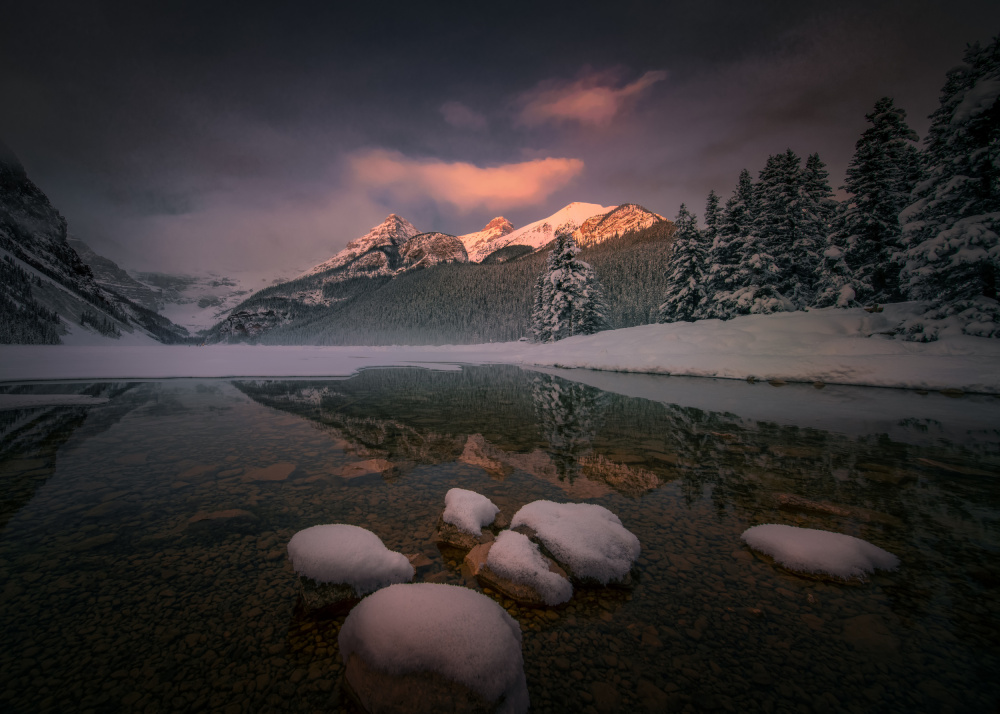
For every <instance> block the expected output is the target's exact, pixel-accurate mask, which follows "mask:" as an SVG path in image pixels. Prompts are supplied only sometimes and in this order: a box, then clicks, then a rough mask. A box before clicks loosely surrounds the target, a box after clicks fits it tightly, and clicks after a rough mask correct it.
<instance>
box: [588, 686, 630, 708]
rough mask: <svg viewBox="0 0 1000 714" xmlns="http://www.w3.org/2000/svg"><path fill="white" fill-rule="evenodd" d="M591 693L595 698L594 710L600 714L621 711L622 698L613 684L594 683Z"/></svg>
mask: <svg viewBox="0 0 1000 714" xmlns="http://www.w3.org/2000/svg"><path fill="white" fill-rule="evenodd" d="M590 693H591V694H592V695H593V697H594V708H595V709H597V711H598V712H600V714H612V713H613V712H617V711H618V710H619V709H621V705H622V697H621V695H620V694H619V693H618V690H617V689H615V686H614V685H613V684H609V683H608V682H592V683H591V685H590Z"/></svg>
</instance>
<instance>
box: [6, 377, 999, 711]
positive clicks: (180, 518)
mask: <svg viewBox="0 0 1000 714" xmlns="http://www.w3.org/2000/svg"><path fill="white" fill-rule="evenodd" d="M4 394H7V395H21V396H19V397H18V399H17V400H15V399H14V398H13V397H11V398H9V399H8V401H9V402H10V403H11V404H12V405H13V406H10V407H8V408H5V409H3V410H0V439H2V441H0V527H2V529H3V530H2V532H0V588H2V593H3V595H2V599H0V680H2V681H0V707H2V709H3V710H4V711H14V712H21V711H59V712H76V711H79V712H84V711H161V712H166V711H202V710H218V711H227V712H229V711H232V712H248V713H249V712H257V711H265V710H266V711H292V712H305V711H315V710H320V709H324V710H330V711H335V710H338V709H343V710H346V711H353V709H350V708H349V705H348V703H347V702H346V701H344V700H343V698H342V695H341V693H340V688H339V678H340V676H341V673H342V671H343V670H342V662H341V660H340V657H339V653H338V649H337V635H338V632H339V628H340V625H341V624H342V623H343V617H340V618H339V619H325V620H317V619H310V618H308V617H306V616H304V615H302V614H301V613H299V612H297V610H296V589H295V588H296V581H295V577H294V574H293V572H292V570H291V566H290V564H289V563H288V561H287V558H286V554H285V545H286V543H287V542H288V539H289V538H290V537H291V535H292V534H293V533H295V532H296V531H299V530H301V529H303V528H307V527H309V526H312V525H316V524H320V523H337V522H339V523H348V524H353V525H358V526H363V527H365V528H367V529H369V530H372V531H373V532H375V533H376V534H377V535H378V536H379V537H380V538H381V539H382V540H383V541H384V542H385V544H386V546H387V547H388V548H390V549H391V550H395V551H399V552H403V553H423V554H424V555H426V556H427V558H428V559H429V560H430V565H426V566H424V567H422V568H420V569H419V571H418V573H417V576H416V578H415V581H418V582H443V583H452V584H458V585H466V586H468V587H471V588H476V589H478V585H477V584H476V582H475V580H474V579H473V578H471V577H470V576H469V573H468V571H466V570H464V569H463V568H462V567H461V565H460V563H461V557H460V555H459V554H456V553H455V552H452V551H448V550H445V551H442V550H439V549H438V547H437V546H436V545H435V544H434V539H433V532H434V529H435V526H436V523H437V519H438V516H439V515H440V514H441V512H442V510H443V509H444V495H445V493H446V492H447V491H448V489H450V488H453V487H460V488H465V489H470V490H473V491H477V492H479V493H482V494H484V495H486V496H487V497H489V498H490V499H491V500H492V501H493V502H494V503H496V504H497V505H498V506H500V508H501V509H502V510H503V512H504V513H505V514H506V515H507V516H508V517H509V516H511V515H513V514H514V512H515V511H517V509H518V508H519V507H520V506H522V505H524V504H526V503H528V502H530V501H533V500H537V499H548V500H553V501H564V502H588V503H596V504H600V505H602V506H604V507H606V508H608V509H609V510H611V511H612V512H614V513H615V514H617V515H618V516H619V518H620V519H621V521H622V523H623V524H624V525H625V526H626V527H627V528H628V529H629V530H630V531H632V532H633V533H635V534H636V535H637V536H638V537H639V540H640V542H641V544H642V555H641V557H640V560H639V567H640V578H639V584H638V586H637V587H636V588H635V589H634V590H632V591H631V592H627V591H622V590H599V589H598V590H587V589H585V588H578V589H576V590H575V591H574V595H573V598H572V599H571V600H570V602H569V603H568V605H567V606H565V607H562V608H556V609H552V610H546V609H530V608H520V607H518V606H516V605H514V604H513V603H511V602H509V601H505V600H503V599H502V598H501V599H500V602H501V604H502V605H504V606H505V607H506V608H507V609H508V611H509V612H510V613H511V614H512V615H513V616H514V617H515V619H517V620H518V621H519V622H520V624H521V628H522V630H523V633H524V637H523V643H524V660H525V673H526V675H527V681H528V690H529V694H530V697H531V708H532V711H541V712H546V711H553V712H562V711H570V712H581V711H583V712H589V711H591V710H594V711H601V712H604V711H615V710H619V711H622V712H631V711H664V710H668V711H684V710H689V711H702V710H713V711H716V710H717V711H747V712H755V711H765V712H772V711H782V710H784V711H815V712H824V711H829V712H837V711H935V712H936V711H955V712H963V711H968V712H981V711H994V710H995V709H996V708H997V706H998V704H1000V683H998V682H997V680H996V676H995V673H996V671H998V670H1000V655H998V653H997V649H996V642H998V641H1000V598H998V597H997V595H996V592H997V587H998V586H1000V532H998V531H1000V528H998V525H1000V398H996V397H990V396H975V395H965V396H961V397H953V396H946V395H942V394H937V393H930V394H921V393H917V392H913V391H903V390H885V389H872V388H859V387H842V386H841V387H838V386H833V385H829V386H826V387H825V388H824V389H815V388H813V387H812V386H811V385H783V386H772V385H770V384H767V383H757V384H747V383H745V382H737V381H731V380H706V379H694V378H678V377H662V376H650V375H628V374H612V373H599V372H589V371H586V370H554V369H546V370H544V371H527V370H522V369H519V368H517V367H510V366H488V367H463V368H454V369H452V370H449V371H429V370H424V369H418V368H394V369H374V370H366V371H363V372H361V373H360V374H358V375H356V376H354V377H351V378H349V379H339V380H338V379H327V380H235V381H233V380H229V381H227V380H170V381H135V382H126V381H106V382H99V383H98V382H94V383H82V382H67V383H62V384H57V383H45V384H35V385H32V384H24V383H19V384H7V385H0V395H4ZM32 395H34V396H32ZM44 395H48V396H44ZM60 397H62V398H60ZM764 523H781V524H787V525H794V526H801V527H807V528H818V529H823V530H829V531H835V532H839V533H845V534H848V535H852V536H856V537H859V538H863V539H865V540H867V541H870V542H871V543H874V544H875V545H877V546H879V547H880V548H884V549H885V550H887V551H889V552H890V553H893V554H894V555H896V556H898V557H899V558H900V561H901V565H900V568H899V570H897V571H895V572H888V573H884V572H878V573H877V574H876V575H874V576H873V577H872V579H871V582H869V583H868V584H867V585H863V586H847V585H840V584H834V583H829V582H822V581H819V580H812V579H804V578H800V577H798V576H795V575H792V574H790V573H787V572H784V571H782V570H779V569H777V568H776V567H775V566H774V565H773V564H772V563H771V562H768V561H767V560H766V559H764V558H762V557H758V556H755V555H754V554H753V553H751V552H750V551H749V550H748V549H747V548H746V546H744V545H743V544H742V542H741V541H740V534H741V533H742V532H743V531H745V530H746V529H747V528H749V527H751V526H754V525H759V524H764Z"/></svg>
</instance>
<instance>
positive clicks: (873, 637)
mask: <svg viewBox="0 0 1000 714" xmlns="http://www.w3.org/2000/svg"><path fill="white" fill-rule="evenodd" d="M844 639H845V640H847V641H848V642H849V643H850V644H851V645H852V646H853V647H854V648H855V649H858V650H869V651H873V652H880V653H883V654H891V653H894V652H896V650H897V649H898V648H899V645H898V642H897V640H896V637H895V636H894V635H893V634H892V632H890V631H889V628H888V627H887V626H886V624H885V622H883V621H882V619H881V618H879V616H878V615H857V616H855V617H851V618H848V619H847V620H846V621H845V622H844Z"/></svg>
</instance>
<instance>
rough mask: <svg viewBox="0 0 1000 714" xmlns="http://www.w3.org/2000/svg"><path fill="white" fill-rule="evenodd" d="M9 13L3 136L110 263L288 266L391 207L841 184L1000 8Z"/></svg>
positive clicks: (915, 108)
mask: <svg viewBox="0 0 1000 714" xmlns="http://www.w3.org/2000/svg"><path fill="white" fill-rule="evenodd" d="M278 5H279V4H278V3H272V2H253V1H252V0H246V1H244V2H241V3H233V2H229V3H221V2H209V1H208V0H199V1H198V2H183V1H180V2H170V3H156V4H155V6H154V4H152V3H137V2H134V0H128V1H126V2H96V1H95V2H86V3H81V2H76V1H74V2H46V1H45V0H35V1H33V2H23V3H17V4H13V3H11V4H8V6H7V7H6V8H5V9H4V21H3V23H2V26H0V96H2V97H3V104H2V106H0V139H2V140H3V141H4V142H5V143H6V144H8V145H9V146H10V147H11V149H13V150H14V152H15V153H16V154H17V155H18V156H19V158H20V159H21V162H22V163H23V164H24V166H25V168H26V169H27V171H28V175H29V176H30V177H31V178H32V179H33V180H34V181H35V183H37V184H38V185H39V186H40V187H41V188H42V190H44V191H45V192H46V193H47V194H48V195H49V197H50V198H51V200H52V202H53V204H54V205H55V206H56V208H58V209H59V210H60V211H61V212H62V213H63V214H64V215H65V216H66V218H67V220H68V222H69V229H70V232H71V233H72V234H73V235H75V236H76V237H78V238H80V239H81V240H84V241H86V242H87V243H89V244H90V245H91V247H93V248H94V249H95V250H96V251H97V252H98V253H101V254H103V255H106V256H108V257H110V258H112V259H113V260H115V261H117V262H118V263H119V264H121V265H122V266H123V267H126V268H130V269H136V270H148V271H161V272H181V273H189V274H203V273H207V272H210V271H215V272H222V273H226V272H228V273H245V274H253V275H261V276H268V275H274V276H276V277H277V276H279V275H286V276H287V275H290V274H294V273H296V272H299V271H301V270H304V269H306V268H308V267H310V266H311V265H314V264H316V263H318V262H321V261H322V260H325V259H326V258H328V257H330V256H331V255H333V254H334V253H336V252H337V251H338V250H340V249H341V248H343V247H344V246H345V245H346V244H347V242H348V241H350V240H352V239H354V238H356V237H358V236H360V235H363V234H364V233H366V232H367V231H368V230H369V229H370V228H371V227H372V226H374V225H376V224H378V223H380V222H381V221H382V220H383V219H384V218H385V217H386V215H388V214H389V213H397V214H399V215H401V216H403V217H405V218H407V219H408V220H409V221H411V222H412V223H413V224H414V225H416V226H417V228H418V229H420V230H422V231H431V230H436V231H442V232H445V233H451V234H455V235H460V234H463V233H469V232H472V231H476V230H479V229H481V228H482V227H483V226H484V225H485V224H486V223H487V222H488V221H489V220H490V219H491V218H493V217H494V216H498V215H503V216H505V217H506V218H508V219H509V220H511V221H512V222H513V223H514V225H515V226H522V225H524V224H526V223H529V222H531V221H534V220H537V219H539V218H543V217H545V216H547V215H549V214H551V213H554V212H555V211H556V210H558V209H559V208H561V207H562V206H564V205H566V204H567V203H570V202H572V201H582V202H591V203H599V204H602V205H618V204H621V203H638V204H641V205H643V206H645V207H646V208H648V209H650V210H652V211H656V212H657V213H660V214H662V215H664V216H667V217H673V216H674V215H675V214H676V213H677V209H678V207H679V205H680V204H681V203H682V202H684V203H686V204H687V205H688V207H689V208H690V209H692V210H693V211H694V212H695V213H697V214H701V212H702V211H703V209H704V204H705V197H706V195H707V193H708V191H709V189H715V190H716V191H717V192H718V193H719V194H720V195H721V196H722V197H723V200H725V198H726V197H728V196H729V194H730V193H731V192H732V190H733V188H734V187H735V184H736V179H737V176H738V175H739V172H740V170H741V169H743V168H748V169H749V170H750V171H751V173H753V174H754V175H755V176H756V174H757V173H758V172H759V171H760V169H761V168H763V166H764V162H765V161H766V159H767V157H768V155H770V154H775V153H778V152H783V151H784V150H785V149H787V148H791V149H792V150H794V151H795V152H797V153H798V154H799V155H800V156H803V157H805V156H806V155H808V154H810V153H813V152H818V153H819V154H820V157H821V158H822V159H823V160H824V161H825V162H826V163H827V165H828V168H829V170H830V173H831V183H832V185H833V187H834V188H837V187H839V186H840V184H841V183H842V182H843V177H844V171H845V169H846V168H847V165H848V162H849V161H850V158H851V155H852V153H853V151H854V144H855V142H856V141H857V139H858V137H859V136H860V134H861V132H862V131H864V129H865V127H866V126H867V124H866V122H865V114H866V113H867V112H870V111H871V109H872V107H873V106H874V103H875V101H876V100H877V99H878V98H879V97H882V96H891V97H893V98H894V99H895V100H896V104H897V105H898V106H901V107H903V108H904V109H905V110H906V111H907V113H908V120H909V122H910V125H911V127H912V128H914V129H915V130H916V131H917V132H918V134H920V135H921V137H922V136H923V135H924V133H925V132H926V129H927V126H928V121H927V116H928V115H929V114H930V113H931V112H932V111H933V110H934V108H935V107H936V106H937V102H938V97H939V95H940V89H941V86H942V84H943V82H944V78H945V72H946V71H947V70H948V69H950V68H951V67H953V66H955V65H957V64H959V63H960V62H961V57H962V53H963V50H964V48H965V46H966V44H967V43H969V42H973V41H980V42H985V41H988V40H989V39H990V38H991V37H992V36H993V35H995V34H997V33H1000V3H996V2H980V1H973V0H950V1H948V2H928V1H926V0H910V1H907V2H879V1H878V0H867V1H863V2H858V1H855V0H842V1H841V2H837V3H829V2H822V3H821V2H812V1H811V0H799V1H796V2H766V1H761V2H746V0H742V1H741V2H732V1H725V2H723V1H722V0H697V1H689V2H673V1H671V0H662V1H661V2H648V1H647V2H635V1H633V0H619V1H617V2H614V3H602V4H597V3H587V2H573V3H544V4H543V3H524V4H522V3H519V2H513V1H511V2H497V3H489V4H481V3H468V2H463V3H448V2H441V3H413V2H410V3H406V4H401V5H400V6H399V7H396V6H395V4H394V3H350V5H355V6H356V7H343V5H346V3H333V2H329V1H328V0H327V1H325V2H316V3H310V2H296V3H285V4H281V6H280V7H278Z"/></svg>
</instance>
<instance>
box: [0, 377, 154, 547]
mask: <svg viewBox="0 0 1000 714" xmlns="http://www.w3.org/2000/svg"><path fill="white" fill-rule="evenodd" d="M134 386H135V385H133V384H116V383H110V384H106V383H98V384H74V385H65V386H62V387H61V388H59V389H58V393H60V394H85V395H87V396H91V397H106V398H108V399H110V401H109V402H107V403H105V404H99V405H95V406H90V407H83V406H80V407H76V406H74V407H66V406H53V407H35V408H30V409H9V410H4V411H0V528H3V526H4V525H6V523H7V521H8V520H9V519H10V517H11V516H12V515H14V514H15V513H17V511H19V510H20V509H21V508H22V507H23V506H24V505H25V504H26V503H27V502H28V501H30V500H31V497H32V496H33V495H34V494H35V491H37V490H38V489H39V488H40V487H41V486H42V485H43V484H44V483H45V482H46V481H47V480H48V479H49V477H51V476H52V474H53V472H54V471H55V464H56V455H57V454H58V452H59V450H60V449H61V448H62V447H63V446H64V445H65V444H66V442H67V441H69V439H70V438H71V437H73V436H77V437H80V438H85V439H86V438H90V437H91V436H96V435H97V434H100V433H101V432H103V431H105V430H107V429H109V428H110V427H111V426H112V425H114V424H115V423H117V422H118V421H119V420H120V419H121V418H122V417H123V416H125V415H126V414H127V413H128V412H130V411H132V410H133V409H135V408H136V407H137V406H139V405H140V404H142V403H143V402H144V401H145V399H141V398H140V399H139V400H136V399H133V398H132V396H133V395H131V394H129V392H131V390H132V389H133V387H134ZM3 391H4V393H5V394H33V393H36V392H38V391H41V392H42V393H45V394H53V393H57V389H56V388H54V387H53V386H51V385H45V387H43V388H36V387H34V386H31V385H19V386H12V387H5V388H3Z"/></svg>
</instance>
